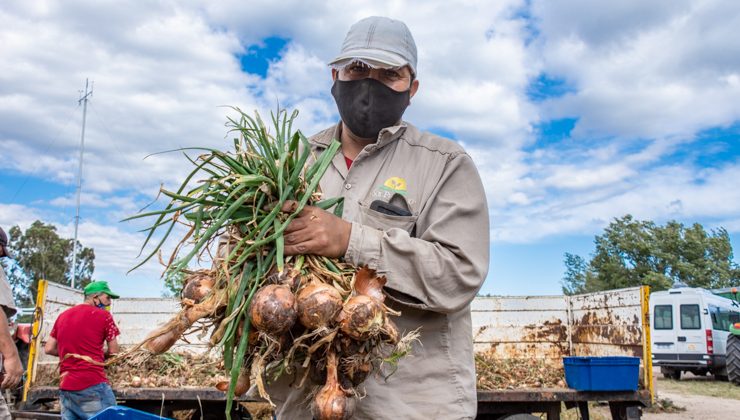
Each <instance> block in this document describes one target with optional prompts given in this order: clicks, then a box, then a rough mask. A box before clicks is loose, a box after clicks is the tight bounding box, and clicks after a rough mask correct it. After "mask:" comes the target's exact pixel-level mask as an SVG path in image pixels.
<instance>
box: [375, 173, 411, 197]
mask: <svg viewBox="0 0 740 420" xmlns="http://www.w3.org/2000/svg"><path fill="white" fill-rule="evenodd" d="M380 189H381V190H384V191H388V192H390V193H396V194H401V195H406V180H405V179H403V178H401V177H398V176H393V177H390V178H388V179H386V180H385V182H384V183H383V185H382V186H381V187H380Z"/></svg>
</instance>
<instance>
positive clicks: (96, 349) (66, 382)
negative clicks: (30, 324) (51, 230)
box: [44, 281, 120, 420]
mask: <svg viewBox="0 0 740 420" xmlns="http://www.w3.org/2000/svg"><path fill="white" fill-rule="evenodd" d="M111 299H118V295H116V294H115V293H113V292H111V290H110V288H109V287H108V283H107V282H105V281H94V282H92V283H90V284H88V285H87V286H86V287H85V301H84V302H83V303H82V304H81V305H77V306H74V307H72V308H70V309H67V310H66V311H64V312H62V314H61V315H59V317H58V318H57V320H56V322H55V323H54V327H53V328H52V330H51V334H50V337H49V339H48V341H47V342H46V344H45V345H44V351H45V352H46V354H50V355H53V356H59V357H60V359H61V362H60V364H59V376H60V377H61V381H60V384H59V390H60V392H59V395H60V403H61V404H60V405H61V408H62V418H63V419H64V420H76V419H88V418H90V417H92V416H93V415H95V414H96V413H98V412H99V411H101V410H103V409H105V408H107V407H110V406H113V405H116V398H115V396H114V395H113V390H111V387H110V384H109V383H108V379H107V378H106V376H105V369H104V366H105V363H104V362H105V357H106V356H110V355H113V354H115V353H117V352H118V350H119V347H118V340H117V338H116V337H118V335H119V334H120V332H119V330H118V327H117V326H116V323H115V322H114V321H113V317H112V316H111V314H110V312H108V309H109V307H110V305H111ZM104 343H105V344H107V350H104V348H103V344H104Z"/></svg>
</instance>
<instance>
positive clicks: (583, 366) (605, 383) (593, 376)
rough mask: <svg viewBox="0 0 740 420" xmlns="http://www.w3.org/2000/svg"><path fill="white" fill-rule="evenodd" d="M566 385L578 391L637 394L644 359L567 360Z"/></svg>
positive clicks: (571, 358)
mask: <svg viewBox="0 0 740 420" xmlns="http://www.w3.org/2000/svg"><path fill="white" fill-rule="evenodd" d="M563 365H564V366H565V382H567V383H568V386H569V387H570V388H573V389H576V390H578V391H636V390H637V386H638V382H639V378H640V358H639V357H624V356H605V357H563Z"/></svg>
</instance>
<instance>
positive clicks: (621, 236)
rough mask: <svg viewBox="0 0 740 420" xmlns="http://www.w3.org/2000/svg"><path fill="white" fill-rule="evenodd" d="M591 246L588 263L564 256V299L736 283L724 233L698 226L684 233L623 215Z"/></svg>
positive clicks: (739, 272)
mask: <svg viewBox="0 0 740 420" xmlns="http://www.w3.org/2000/svg"><path fill="white" fill-rule="evenodd" d="M594 244H595V245H596V249H595V251H594V253H593V254H592V255H591V260H590V261H589V262H588V263H586V261H585V260H584V259H583V258H582V257H580V256H578V255H573V254H570V253H566V254H565V261H564V262H565V267H566V271H565V274H564V276H563V282H562V284H563V292H564V293H566V294H576V293H586V292H594V291H599V290H609V289H618V288H623V287H633V286H640V285H648V286H650V288H651V289H652V290H665V289H668V288H670V287H671V285H672V284H673V283H675V282H682V283H685V284H686V285H688V286H691V287H704V288H719V287H729V286H731V285H733V284H737V283H738V281H740V268H738V266H737V264H735V262H734V261H733V254H732V245H731V244H730V237H729V235H728V234H727V231H726V230H725V229H724V228H719V229H716V230H711V231H710V232H707V231H705V230H704V227H703V226H702V225H701V224H698V223H694V224H693V225H691V226H689V227H685V226H684V225H683V224H681V223H679V222H676V221H670V222H668V223H666V224H665V226H659V225H656V224H655V223H654V222H652V221H640V220H635V219H634V218H633V217H632V216H631V215H626V216H624V217H622V218H621V219H614V221H612V223H610V224H609V226H607V227H606V228H605V229H604V233H602V234H601V235H598V236H596V238H595V240H594Z"/></svg>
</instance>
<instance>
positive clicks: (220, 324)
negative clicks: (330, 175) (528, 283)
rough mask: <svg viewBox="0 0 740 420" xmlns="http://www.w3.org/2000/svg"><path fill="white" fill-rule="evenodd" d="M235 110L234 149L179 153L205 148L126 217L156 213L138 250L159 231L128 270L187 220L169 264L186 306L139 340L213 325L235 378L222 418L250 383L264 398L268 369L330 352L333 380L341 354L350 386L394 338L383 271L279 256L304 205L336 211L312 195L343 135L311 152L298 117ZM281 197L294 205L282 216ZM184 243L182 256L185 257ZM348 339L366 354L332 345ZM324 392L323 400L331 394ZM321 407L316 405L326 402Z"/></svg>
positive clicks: (338, 204) (150, 343) (338, 205)
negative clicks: (152, 205)
mask: <svg viewBox="0 0 740 420" xmlns="http://www.w3.org/2000/svg"><path fill="white" fill-rule="evenodd" d="M233 109H234V110H235V111H236V112H237V114H238V116H237V118H229V119H228V123H227V126H229V128H230V132H232V133H235V134H237V138H235V139H234V150H233V151H230V152H224V151H220V150H215V149H208V148H195V147H194V148H188V149H181V150H183V151H189V150H191V151H198V152H201V153H203V154H202V155H200V156H197V157H195V158H192V157H188V160H189V161H190V162H191V163H192V164H193V165H194V166H195V168H194V169H193V170H192V171H191V172H190V174H189V175H188V176H187V178H186V179H185V180H184V181H183V183H182V185H181V186H180V187H179V188H178V189H177V190H176V191H169V190H166V189H164V188H163V189H161V190H160V193H161V194H162V195H164V196H165V197H168V198H169V199H170V201H169V203H167V204H166V205H165V206H164V208H163V209H160V210H154V211H149V212H143V213H140V214H138V215H135V216H133V217H130V218H128V219H126V220H132V219H138V218H150V217H151V218H153V219H154V221H153V223H152V225H151V226H150V227H149V228H147V229H145V231H146V232H148V236H147V238H146V240H145V242H144V244H143V245H142V250H144V249H145V248H146V247H147V244H148V243H149V241H150V240H151V239H152V238H153V237H154V234H155V232H158V231H160V229H163V230H165V233H164V235H163V236H162V237H161V238H160V239H159V240H158V242H157V243H156V245H155V246H154V247H153V249H152V250H151V252H149V253H148V254H147V256H146V257H145V258H144V259H143V260H142V261H141V262H140V263H139V264H138V265H137V266H136V267H134V269H135V268H137V267H139V266H141V265H142V264H144V263H145V262H146V261H148V260H149V259H151V258H152V257H153V256H154V255H158V254H159V251H160V249H161V247H162V246H163V244H164V243H166V240H167V238H168V237H169V236H170V234H171V233H172V232H178V231H181V230H179V229H174V227H175V226H176V225H184V226H186V227H187V229H186V233H185V234H184V236H183V237H182V238H181V239H180V241H179V244H178V245H177V246H176V247H175V250H174V251H173V253H172V255H171V257H170V259H169V262H168V263H167V264H166V267H167V270H168V271H170V272H174V273H178V272H182V273H185V274H186V281H185V284H184V287H183V290H182V293H181V303H182V306H183V308H182V310H181V311H180V313H179V314H177V316H175V317H174V318H173V319H172V320H170V321H169V322H168V323H167V324H165V325H163V326H161V327H159V328H157V329H156V330H155V331H153V332H152V333H151V334H150V335H149V336H148V337H147V339H146V340H145V341H144V342H143V344H142V346H143V347H144V349H145V350H147V351H149V352H151V353H153V354H159V353H162V352H164V351H167V349H169V348H170V347H172V346H173V345H174V344H175V342H176V341H177V340H178V339H180V338H181V337H182V336H183V335H186V334H188V333H189V331H190V330H192V329H193V328H194V327H196V326H197V325H195V324H199V325H200V324H203V325H202V326H206V327H213V330H212V331H213V332H212V334H211V337H210V343H211V345H212V346H214V347H219V348H220V349H221V350H222V357H223V365H224V367H225V369H226V371H227V373H228V374H229V377H230V380H229V381H228V387H227V386H226V385H225V384H220V386H219V389H223V390H225V392H227V408H226V411H227V418H229V412H230V409H231V405H232V401H233V397H234V396H235V395H240V394H241V393H243V392H244V391H245V387H248V386H249V384H250V383H251V384H253V385H255V386H256V387H257V388H258V389H259V390H260V394H261V395H262V396H263V397H265V398H268V399H269V396H268V395H266V391H265V390H264V384H263V383H262V382H263V377H264V376H265V373H266V371H267V370H270V369H272V370H273V371H275V372H290V371H292V370H293V366H297V365H307V363H308V362H309V361H310V360H313V361H314V362H316V361H322V360H317V359H321V357H322V356H319V355H321V354H326V355H327V356H326V358H327V363H326V366H328V367H329V368H330V369H329V368H328V369H327V371H329V370H332V371H333V373H332V374H331V375H329V373H327V375H328V376H327V379H328V378H329V377H331V378H333V379H332V381H333V382H332V383H333V384H334V385H332V386H335V384H336V383H337V382H338V379H337V377H338V374H337V372H336V371H337V364H338V363H339V361H338V360H337V359H340V360H341V363H340V365H341V366H342V372H341V373H342V375H344V376H347V375H349V377H351V381H350V382H351V383H352V386H356V385H357V384H359V383H361V382H362V380H363V379H364V378H365V377H366V376H367V375H368V374H369V373H370V372H371V371H372V370H373V366H374V365H373V361H382V360H385V356H387V354H386V355H384V354H383V351H385V350H384V347H383V345H384V344H389V343H390V344H395V343H396V342H398V341H399V334H398V331H397V329H396V328H395V327H393V324H392V322H391V321H390V319H389V317H388V314H389V313H388V310H387V308H386V307H385V305H384V303H383V301H384V295H383V290H382V289H383V286H384V285H385V278H383V277H378V276H376V275H375V272H374V271H373V270H369V269H367V268H361V269H359V270H357V268H356V267H353V266H351V265H349V264H346V263H343V262H341V261H338V260H334V259H328V258H324V257H317V256H310V255H306V256H298V257H288V258H286V257H285V255H284V238H283V232H284V231H285V229H286V227H287V226H288V225H289V224H290V222H291V221H292V220H293V219H294V218H295V217H296V216H297V215H298V214H299V213H300V212H301V211H302V210H303V208H304V206H306V205H312V206H316V207H319V208H322V209H324V210H329V209H332V208H333V209H334V212H335V214H337V215H340V216H341V212H342V201H341V198H338V199H328V200H321V194H320V192H319V191H317V189H318V185H319V180H320V179H321V177H322V176H323V174H324V172H325V171H326V169H327V168H328V166H329V165H330V164H331V161H332V159H333V157H334V155H335V154H336V152H337V151H338V149H339V147H340V144H339V142H337V141H333V142H332V144H331V145H329V146H328V147H327V148H326V149H325V151H324V152H323V153H322V154H321V155H319V156H315V155H313V154H312V152H311V147H310V145H309V144H308V141H307V139H306V138H305V137H304V136H303V135H302V134H301V133H300V132H299V131H296V132H293V131H292V125H293V121H294V119H295V118H296V116H297V112H293V113H292V114H290V115H288V113H287V112H286V111H284V110H279V111H278V112H277V113H276V114H273V115H272V124H271V125H270V126H268V125H266V124H265V123H264V122H263V120H262V119H261V118H260V116H259V115H258V114H255V117H251V116H249V115H247V114H245V113H244V112H242V111H241V110H239V109H237V108H233ZM287 200H293V201H295V202H296V205H295V206H293V211H292V212H288V213H283V212H282V209H283V208H284V207H285V206H284V204H285V203H286V201H287ZM185 245H187V246H185ZM214 248H216V252H215V253H214V254H215V258H214V259H213V266H212V268H211V269H210V270H197V271H190V270H189V269H188V264H189V263H190V262H191V261H192V260H194V259H197V260H200V258H201V257H202V255H203V254H204V253H210V252H211V250H212V249H214ZM183 249H187V252H186V253H185V255H181V254H180V251H181V250H183ZM202 326H201V327H202ZM199 328H200V327H199ZM343 340H345V341H346V340H350V341H354V342H356V343H355V344H356V346H355V345H353V346H352V347H353V348H355V347H356V348H357V349H362V350H361V354H352V353H347V352H346V348H345V350H343V351H342V354H340V355H337V354H335V353H334V352H333V351H329V350H327V349H332V348H340V347H341V346H340V343H341V342H342V341H343ZM322 349H323V350H322ZM358 351H359V350H358ZM391 351H395V350H394V349H391ZM329 358H332V359H333V361H332V363H328V359H329ZM345 366H349V368H348V369H345ZM275 372H273V373H275ZM304 378H305V377H304ZM327 382H328V381H327ZM324 389H327V391H326V392H323V391H322V392H321V393H320V394H321V395H323V396H326V395H329V394H331V393H330V392H329V391H328V388H326V386H325V387H324ZM332 389H334V388H332ZM333 392H334V393H336V392H335V391H333ZM347 392H348V393H350V394H351V392H352V391H351V390H347ZM329 396H330V397H331V398H329V397H326V398H324V399H325V400H326V401H339V402H341V401H340V399H341V398H340V397H339V396H332V395H329ZM334 397H336V398H334ZM352 401H353V399H352V398H349V399H348V400H347V401H344V402H341V404H340V406H341V407H343V409H342V410H340V411H341V413H342V414H341V416H339V417H337V416H336V415H333V417H325V416H321V417H319V418H322V419H323V418H346V417H343V416H344V415H345V414H344V413H347V412H350V413H351V410H349V408H350V406H351V405H352ZM330 405H331V406H334V403H331V404H330ZM321 407H324V408H322V409H321V410H320V411H322V412H323V411H325V409H326V408H325V407H327V406H326V404H323V405H321ZM332 410H333V409H332ZM332 410H330V411H332ZM332 412H334V411H332Z"/></svg>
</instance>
